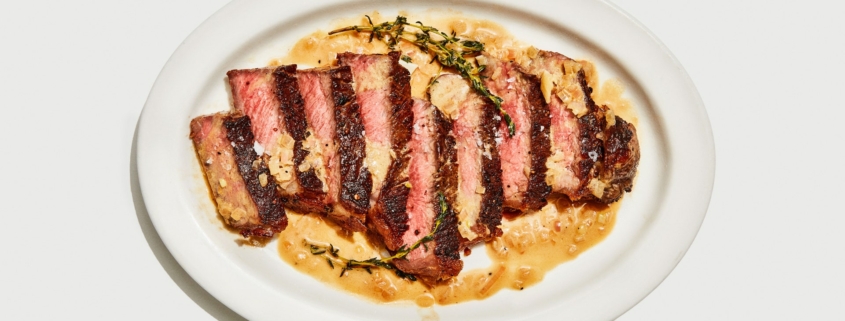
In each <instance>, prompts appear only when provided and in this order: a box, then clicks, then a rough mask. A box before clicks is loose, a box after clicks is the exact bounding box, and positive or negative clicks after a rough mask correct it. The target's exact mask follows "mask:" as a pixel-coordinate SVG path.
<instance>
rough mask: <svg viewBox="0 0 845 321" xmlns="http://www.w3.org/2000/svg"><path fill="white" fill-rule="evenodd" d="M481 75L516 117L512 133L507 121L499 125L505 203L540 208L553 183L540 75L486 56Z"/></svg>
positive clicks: (522, 208) (513, 208) (511, 206)
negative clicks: (548, 167)
mask: <svg viewBox="0 0 845 321" xmlns="http://www.w3.org/2000/svg"><path fill="white" fill-rule="evenodd" d="M484 58H485V59H483V60H485V61H486V64H485V65H486V68H485V69H484V71H483V72H482V74H481V76H482V77H484V84H485V85H486V86H487V88H489V89H490V91H491V92H492V93H493V94H494V95H496V96H499V97H500V98H502V99H503V100H504V101H503V103H502V108H503V109H504V110H505V111H506V112H507V113H508V115H510V116H511V118H512V119H513V123H514V127H515V128H516V130H515V133H514V135H513V136H510V135H509V134H508V131H507V126H506V125H505V124H504V122H503V123H502V125H501V128H500V130H499V131H500V136H501V137H502V142H501V144H499V156H500V157H501V159H502V184H503V185H504V206H505V208H506V209H508V210H509V211H516V212H521V211H526V210H538V209H540V208H541V207H543V205H546V197H548V195H549V193H550V192H551V187H550V186H549V185H548V184H546V160H547V159H548V157H549V154H550V153H551V146H550V145H549V125H550V123H551V119H550V118H549V108H548V106H547V104H546V102H545V100H544V99H543V92H542V91H541V90H540V79H539V78H537V77H535V76H533V75H530V74H526V73H524V72H522V71H521V70H520V68H519V66H518V65H517V64H515V63H513V62H510V61H503V60H499V59H496V58H493V57H489V56H485V57H484Z"/></svg>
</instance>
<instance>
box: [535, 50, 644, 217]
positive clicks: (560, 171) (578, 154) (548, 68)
mask: <svg viewBox="0 0 845 321" xmlns="http://www.w3.org/2000/svg"><path fill="white" fill-rule="evenodd" d="M523 67H525V68H526V70H528V72H530V73H532V74H534V75H536V76H538V77H550V78H551V81H552V82H553V83H554V84H555V87H554V89H552V92H551V96H550V98H551V103H550V105H549V109H550V113H551V136H552V139H551V146H552V149H551V154H552V155H551V156H550V157H549V161H548V162H547V165H548V167H549V168H550V169H551V168H555V169H556V170H549V172H548V174H547V176H546V182H547V183H549V184H550V185H551V186H552V190H553V191H555V192H558V193H562V194H565V195H567V196H568V197H569V198H570V199H571V200H584V201H591V200H598V201H601V202H604V203H611V202H614V201H616V200H618V199H619V197H621V196H622V193H623V191H630V189H631V183H632V179H633V177H634V176H635V174H636V167H637V164H638V162H639V143H638V140H637V138H636V131H635V130H634V128H633V126H630V124H628V123H627V122H625V121H624V120H622V119H621V118H619V117H611V119H613V120H614V121H613V124H611V126H608V120H607V113H608V109H607V107H606V106H598V105H596V103H595V101H593V98H592V91H593V89H592V88H590V86H589V85H588V84H587V79H586V75H585V71H584V68H583V65H582V64H581V63H579V62H577V61H575V60H572V59H570V58H568V57H566V56H563V55H561V54H558V53H554V52H548V51H540V52H539V53H538V54H537V57H536V58H534V59H532V60H531V61H530V62H529V63H528V64H527V65H526V66H523ZM617 120H619V121H617ZM608 148H612V149H613V154H612V155H606V152H607V150H608Z"/></svg>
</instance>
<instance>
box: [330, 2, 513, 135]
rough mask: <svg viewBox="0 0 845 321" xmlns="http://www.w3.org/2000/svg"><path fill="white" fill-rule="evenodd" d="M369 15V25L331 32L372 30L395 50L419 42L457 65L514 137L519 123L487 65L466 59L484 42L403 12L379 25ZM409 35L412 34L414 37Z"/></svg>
mask: <svg viewBox="0 0 845 321" xmlns="http://www.w3.org/2000/svg"><path fill="white" fill-rule="evenodd" d="M366 17H367V21H368V22H369V23H370V25H369V26H358V25H355V26H348V27H344V28H340V29H337V30H333V31H331V32H329V35H333V34H337V33H341V32H347V31H355V32H369V33H370V42H372V41H373V39H378V40H381V41H384V42H385V43H387V46H388V47H389V48H390V49H391V50H393V49H395V48H396V45H397V44H398V43H399V41H407V42H409V43H412V44H414V45H416V46H417V47H418V48H420V50H422V51H423V52H425V53H430V54H433V55H434V60H437V62H439V63H440V65H441V66H446V67H450V68H454V69H456V70H457V71H458V72H459V73H460V74H461V76H463V77H464V78H466V79H468V80H469V81H470V84H471V85H472V88H473V89H475V91H477V92H478V93H479V94H481V95H482V96H484V97H487V98H488V99H490V101H492V102H493V104H494V105H495V106H496V109H498V111H499V114H500V115H501V116H502V118H503V119H504V120H505V123H506V124H507V127H508V134H509V135H510V137H513V135H514V134H515V133H516V127H515V125H514V123H513V120H512V119H511V117H510V115H508V113H507V112H506V111H505V110H504V108H502V102H503V100H502V98H501V97H499V96H496V95H494V94H493V93H491V92H490V90H489V89H487V86H485V85H484V83H483V82H482V81H481V72H482V71H484V68H485V66H484V65H478V64H477V63H473V62H470V61H469V60H467V59H466V58H467V57H475V56H478V55H480V54H481V52H482V51H484V44H483V43H481V42H479V41H475V40H465V39H461V38H458V37H457V36H456V33H455V32H454V31H452V33H451V34H447V33H445V32H442V31H440V30H438V29H437V28H434V27H431V26H426V25H423V24H422V22H419V21H417V22H416V24H412V23H409V22H408V20H407V18H405V17H403V16H397V17H396V20H395V21H393V22H390V21H386V22H382V23H380V24H377V25H376V24H373V20H372V19H370V16H366ZM405 27H412V28H415V29H417V30H418V32H410V31H406V30H405ZM406 35H411V36H413V38H411V37H409V36H406ZM432 35H435V36H437V37H439V38H442V40H435V39H433V38H432Z"/></svg>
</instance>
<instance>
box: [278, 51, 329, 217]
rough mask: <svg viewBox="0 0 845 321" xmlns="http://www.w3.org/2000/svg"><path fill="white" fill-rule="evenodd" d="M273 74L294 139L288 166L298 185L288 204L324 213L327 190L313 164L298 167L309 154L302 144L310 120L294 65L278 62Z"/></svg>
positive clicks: (282, 108) (282, 109) (280, 103)
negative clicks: (291, 162)
mask: <svg viewBox="0 0 845 321" xmlns="http://www.w3.org/2000/svg"><path fill="white" fill-rule="evenodd" d="M273 75H274V78H275V86H276V95H277V97H278V101H279V109H280V110H281V114H282V119H283V123H284V124H285V126H284V127H285V128H286V129H287V132H288V134H289V135H290V136H291V138H293V141H294V145H293V166H292V168H291V169H292V170H293V171H294V173H295V177H296V180H297V182H298V184H299V187H300V189H299V191H298V192H297V193H296V194H294V195H290V196H289V197H288V203H287V206H289V207H291V208H293V209H296V210H299V211H302V212H306V213H307V212H311V213H325V212H326V204H325V200H326V193H325V192H324V191H323V188H324V186H323V182H322V181H321V180H320V178H319V177H317V173H316V171H315V169H314V168H312V167H310V166H308V167H309V168H308V169H306V170H300V165H302V164H303V161H305V157H306V156H308V154H309V151H307V150H305V149H304V148H303V144H304V143H305V139H306V135H307V132H308V128H309V123H308V120H307V118H306V117H305V101H304V99H303V98H302V94H301V93H300V91H299V83H298V81H297V77H296V65H287V66H280V67H278V68H276V69H275V71H274V72H273Z"/></svg>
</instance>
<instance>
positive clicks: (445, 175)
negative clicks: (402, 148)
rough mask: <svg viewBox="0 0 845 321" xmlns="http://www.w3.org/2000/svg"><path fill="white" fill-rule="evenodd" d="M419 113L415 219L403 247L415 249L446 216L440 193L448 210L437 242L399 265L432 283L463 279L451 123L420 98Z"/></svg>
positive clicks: (411, 212) (412, 202)
mask: <svg viewBox="0 0 845 321" xmlns="http://www.w3.org/2000/svg"><path fill="white" fill-rule="evenodd" d="M413 113H414V124H413V134H412V138H411V141H410V143H409V145H410V149H411V151H410V153H411V161H410V162H411V164H410V167H409V172H410V173H409V177H410V183H411V188H410V193H409V195H408V204H407V209H408V211H407V213H408V214H407V215H408V217H409V219H408V225H407V227H408V229H407V230H406V231H405V232H404V233H403V234H402V235H401V240H402V243H403V244H405V245H408V246H410V245H411V244H413V243H415V242H417V241H418V240H420V239H421V238H423V237H425V236H426V235H428V234H430V233H431V231H432V229H433V228H434V227H435V226H436V224H437V216H438V215H439V214H440V213H441V207H440V200H439V197H438V193H442V194H443V196H444V198H445V201H446V204H445V205H446V209H445V211H446V212H445V214H444V216H443V219H442V221H441V223H440V226H439V228H438V230H437V231H436V233H435V234H434V237H433V240H432V241H430V242H428V243H426V246H424V247H419V248H417V249H416V250H414V251H412V252H411V253H410V254H409V255H408V256H407V257H406V259H407V260H399V261H396V262H395V264H396V266H397V268H399V269H400V270H402V271H404V272H406V273H411V274H414V275H416V276H418V277H419V278H420V279H422V280H423V281H424V282H426V283H429V284H432V283H435V282H437V281H441V280H446V279H449V278H451V277H453V276H456V275H458V273H459V272H460V270H461V269H462V268H463V262H461V261H460V254H459V249H460V240H461V238H460V233H459V232H458V221H457V216H456V213H455V211H454V208H453V207H452V206H451V204H452V203H453V202H454V201H455V196H456V190H457V178H456V177H457V164H456V163H455V161H456V153H455V140H454V137H452V136H451V134H450V132H451V129H452V126H451V123H450V122H449V121H447V120H446V119H445V118H444V117H443V116H442V115H441V114H440V112H439V111H438V110H437V109H436V108H435V107H434V106H432V105H431V104H430V103H428V102H427V101H424V100H414V105H413ZM389 248H390V247H389ZM390 249H391V250H396V249H397V248H390Z"/></svg>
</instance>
